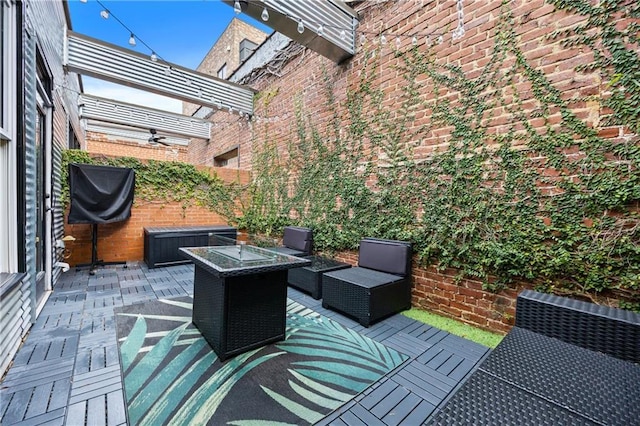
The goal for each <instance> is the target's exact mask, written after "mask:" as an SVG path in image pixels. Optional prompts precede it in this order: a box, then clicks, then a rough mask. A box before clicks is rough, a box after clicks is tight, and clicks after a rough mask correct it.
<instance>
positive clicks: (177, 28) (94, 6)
mask: <svg viewBox="0 0 640 426" xmlns="http://www.w3.org/2000/svg"><path fill="white" fill-rule="evenodd" d="M100 3H102V4H103V5H104V6H105V7H106V8H107V9H108V10H109V11H110V12H111V16H110V17H109V18H108V19H103V18H102V17H101V16H100V12H101V11H102V10H103V7H102V6H101V5H100V4H99V3H98V2H97V1H96V0H87V2H86V3H82V2H81V1H80V0H70V1H69V11H70V13H71V25H72V29H73V31H76V32H78V33H81V34H86V35H88V36H91V37H95V38H97V39H100V40H103V41H106V42H108V43H113V44H116V45H118V46H122V47H124V48H127V49H131V50H135V51H137V52H140V53H144V54H151V52H150V51H149V49H148V48H147V47H145V46H144V45H143V43H142V42H140V40H143V41H144V42H145V43H146V44H148V45H149V46H150V47H151V49H153V50H154V51H155V52H156V53H157V54H158V56H160V57H161V58H163V59H165V60H167V61H169V62H172V63H175V64H178V65H182V66H185V67H188V68H192V69H195V68H196V67H197V66H198V65H199V64H200V62H201V61H202V59H203V58H204V56H205V55H206V54H207V52H208V51H209V49H210V48H211V46H213V44H214V43H215V41H216V40H217V39H218V37H219V36H220V34H222V32H223V31H224V30H225V28H226V27H227V25H229V22H231V20H232V19H233V18H234V17H237V18H239V19H242V20H244V21H246V22H248V23H250V24H252V25H255V26H257V27H258V28H261V29H262V30H263V31H266V32H267V33H270V32H271V31H272V30H271V29H270V28H269V27H267V26H265V25H263V24H262V23H261V22H257V21H255V20H253V19H252V18H249V17H248V16H246V15H239V16H236V15H235V13H234V12H233V8H232V7H230V6H228V5H226V4H224V3H222V2H221V1H219V0H133V1H132V0H100ZM115 17H117V18H118V19H119V20H120V21H122V23H123V24H124V25H125V26H126V27H128V28H129V29H130V30H131V31H132V32H133V33H134V34H135V36H136V38H138V39H139V40H138V41H137V44H136V46H135V47H132V46H130V45H129V36H130V34H129V31H128V30H127V29H126V28H125V27H124V26H123V25H121V24H120V23H118V21H117V20H116V19H115ZM83 83H84V90H85V92H86V93H89V94H93V95H97V96H102V97H106V98H112V99H118V100H121V101H124V102H130V103H135V104H141V105H148V106H151V107H153V108H158V109H166V110H170V111H174V112H180V111H181V105H182V103H181V102H180V101H176V100H172V99H168V98H163V97H158V96H156V95H153V94H149V93H145V92H140V91H136V90H133V89H130V88H128V87H124V86H118V85H114V84H112V83H107V82H103V81H100V80H96V79H93V78H88V77H83Z"/></svg>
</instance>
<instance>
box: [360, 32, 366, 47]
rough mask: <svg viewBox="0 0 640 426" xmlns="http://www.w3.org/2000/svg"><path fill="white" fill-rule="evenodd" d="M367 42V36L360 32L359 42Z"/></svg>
mask: <svg viewBox="0 0 640 426" xmlns="http://www.w3.org/2000/svg"><path fill="white" fill-rule="evenodd" d="M366 42H367V36H365V35H364V33H362V34H360V44H361V45H364V44H365V43H366Z"/></svg>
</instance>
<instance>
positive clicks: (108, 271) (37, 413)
mask: <svg viewBox="0 0 640 426" xmlns="http://www.w3.org/2000/svg"><path fill="white" fill-rule="evenodd" d="M193 271H194V267H193V265H191V264H189V265H177V266H172V267H162V268H155V269H153V270H150V269H148V268H147V267H146V265H144V264H137V263H130V264H129V268H126V269H125V268H122V267H121V266H120V267H105V268H102V269H98V270H97V271H96V274H95V275H93V276H90V275H89V273H88V270H79V271H75V270H73V271H69V272H67V273H65V274H63V275H62V276H61V278H60V280H59V281H58V282H57V283H56V287H55V288H54V294H53V295H52V297H51V298H50V299H49V301H48V302H47V304H46V305H45V307H44V309H43V311H42V314H41V315H40V317H39V318H38V320H37V321H36V324H35V325H34V326H33V328H32V330H31V331H30V334H29V338H28V339H27V340H26V342H25V344H24V345H23V347H22V348H21V349H20V351H19V352H18V354H17V356H16V358H15V360H14V365H13V367H12V368H11V369H10V370H9V372H8V374H7V376H6V377H5V381H4V383H3V384H2V388H1V389H0V416H2V417H0V423H1V424H2V425H5V424H6V425H13V424H21V422H24V424H49V423H50V424H57V425H59V424H67V425H83V424H96V425H102V424H105V425H110V426H111V425H112V426H120V425H126V422H127V417H126V414H127V413H126V405H125V401H124V394H123V385H122V379H121V373H120V367H119V365H120V360H119V354H118V346H117V338H116V333H115V327H116V322H115V315H114V313H113V308H114V307H116V306H123V305H131V304H134V303H140V302H144V301H147V300H153V299H157V298H168V297H173V296H178V295H179V296H184V295H193V273H194V272H193ZM287 294H288V297H289V298H290V299H292V300H295V301H296V302H298V303H300V304H301V305H302V306H303V307H305V309H311V310H313V311H315V312H317V313H318V314H320V315H323V316H325V317H327V318H330V319H332V320H333V321H336V322H338V323H340V324H342V325H344V326H345V327H348V328H350V329H352V330H354V331H356V332H359V333H361V334H363V335H367V336H368V337H370V338H372V339H374V340H377V341H379V342H381V343H383V344H384V345H387V346H389V347H391V348H394V349H396V350H398V351H399V352H401V353H403V354H406V355H408V357H409V360H408V361H406V362H405V363H404V364H402V365H401V366H399V367H398V368H396V369H395V370H394V371H392V372H390V373H389V374H387V375H386V376H385V377H382V378H381V379H380V380H378V382H376V383H374V384H372V385H371V386H370V387H368V388H367V389H365V390H364V391H363V392H361V393H360V394H359V395H357V396H356V397H355V398H353V399H352V400H350V401H348V402H347V403H345V404H344V405H343V406H341V407H340V408H338V409H337V410H335V411H334V412H332V413H330V414H329V415H328V416H327V417H325V418H324V419H322V420H321V421H319V422H318V425H336V426H363V425H366V426H370V425H372V426H376V425H379V426H382V425H386V426H390V425H400V426H412V425H418V424H421V423H422V422H424V421H425V419H426V418H427V417H428V416H429V415H430V414H431V413H432V412H433V411H434V410H435V409H436V406H437V405H438V404H439V403H440V402H441V401H442V400H443V399H445V398H447V397H448V396H449V394H450V393H451V392H452V390H453V389H456V388H457V387H458V385H459V382H460V381H461V380H464V379H465V378H466V377H467V376H468V375H469V373H470V372H471V371H473V370H474V369H475V368H476V366H477V362H478V361H479V360H481V359H483V358H484V357H486V355H487V353H488V351H489V349H487V348H484V347H482V346H480V345H477V344H475V343H472V342H469V341H467V340H465V339H462V338H460V337H457V336H452V335H450V334H449V333H447V332H445V331H442V330H439V329H437V328H434V327H431V326H429V325H426V324H422V323H420V322H417V321H415V320H412V319H411V318H408V317H406V316H404V315H393V316H391V317H389V318H386V319H384V320H382V321H379V322H378V323H375V324H373V325H372V326H371V327H368V328H367V327H363V326H362V325H360V324H359V323H358V322H357V321H355V320H354V319H353V318H349V317H346V316H344V315H343V314H342V313H339V312H336V311H333V310H330V309H324V308H323V307H322V305H321V303H322V302H321V301H320V300H315V299H313V298H311V297H310V296H309V295H308V294H306V293H303V292H300V291H299V290H296V289H293V288H288V292H287ZM431 367H434V368H431ZM45 400H46V401H48V406H47V404H45V402H44V401H45Z"/></svg>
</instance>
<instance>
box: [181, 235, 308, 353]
mask: <svg viewBox="0 0 640 426" xmlns="http://www.w3.org/2000/svg"><path fill="white" fill-rule="evenodd" d="M242 243H243V242H241V241H238V242H237V243H235V241H233V243H227V244H229V245H218V246H209V247H191V248H181V249H180V251H181V252H182V253H183V254H184V255H185V256H186V257H188V258H189V259H191V260H192V261H193V263H194V264H195V272H194V280H193V323H194V324H195V326H196V327H198V329H199V330H200V332H201V333H202V335H203V336H204V338H205V339H206V340H207V342H208V343H209V345H211V347H212V348H213V350H214V351H215V352H216V354H217V355H218V357H219V358H220V360H222V361H224V360H226V359H228V358H229V357H232V356H235V355H238V354H240V353H242V352H246V351H248V350H251V349H254V348H257V347H260V346H264V345H266V344H269V343H273V342H277V341H279V340H284V337H285V324H286V307H287V270H288V269H290V268H299V267H302V266H307V265H310V264H311V261H310V260H308V259H303V258H299V257H294V256H288V255H283V254H279V253H277V252H275V251H271V250H267V249H263V248H259V247H255V246H252V245H248V244H242Z"/></svg>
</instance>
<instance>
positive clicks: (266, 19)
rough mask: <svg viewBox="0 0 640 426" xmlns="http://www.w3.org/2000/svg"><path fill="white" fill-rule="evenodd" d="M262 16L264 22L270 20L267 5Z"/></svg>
mask: <svg viewBox="0 0 640 426" xmlns="http://www.w3.org/2000/svg"><path fill="white" fill-rule="evenodd" d="M260 17H261V18H262V20H263V21H264V22H267V21H268V20H269V11H268V10H267V8H266V7H265V8H264V9H262V15H260Z"/></svg>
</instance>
